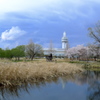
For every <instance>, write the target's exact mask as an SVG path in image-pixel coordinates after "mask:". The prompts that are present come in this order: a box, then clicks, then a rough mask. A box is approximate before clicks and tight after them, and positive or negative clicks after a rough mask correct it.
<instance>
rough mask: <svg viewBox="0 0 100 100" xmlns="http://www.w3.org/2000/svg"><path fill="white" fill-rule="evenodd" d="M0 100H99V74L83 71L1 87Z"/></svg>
mask: <svg viewBox="0 0 100 100" xmlns="http://www.w3.org/2000/svg"><path fill="white" fill-rule="evenodd" d="M0 100H100V72H96V71H95V72H93V71H85V72H84V73H77V74H73V75H67V76H62V77H59V78H54V79H52V80H48V81H46V82H44V81H41V82H37V83H32V82H31V83H25V84H23V85H21V86H12V87H5V88H4V87H1V88H0Z"/></svg>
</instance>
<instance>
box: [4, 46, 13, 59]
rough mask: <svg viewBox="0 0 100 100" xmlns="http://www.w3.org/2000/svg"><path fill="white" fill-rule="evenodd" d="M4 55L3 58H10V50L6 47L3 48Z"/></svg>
mask: <svg viewBox="0 0 100 100" xmlns="http://www.w3.org/2000/svg"><path fill="white" fill-rule="evenodd" d="M4 55H5V58H8V59H11V58H12V52H11V50H10V49H9V48H6V50H4Z"/></svg>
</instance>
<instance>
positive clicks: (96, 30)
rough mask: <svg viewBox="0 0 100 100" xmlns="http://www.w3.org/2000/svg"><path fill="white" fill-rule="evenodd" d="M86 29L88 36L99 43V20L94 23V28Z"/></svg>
mask: <svg viewBox="0 0 100 100" xmlns="http://www.w3.org/2000/svg"><path fill="white" fill-rule="evenodd" d="M88 30H89V35H90V37H92V38H93V39H94V40H95V41H96V43H99V44H100V21H98V22H97V23H96V25H95V27H94V28H88Z"/></svg>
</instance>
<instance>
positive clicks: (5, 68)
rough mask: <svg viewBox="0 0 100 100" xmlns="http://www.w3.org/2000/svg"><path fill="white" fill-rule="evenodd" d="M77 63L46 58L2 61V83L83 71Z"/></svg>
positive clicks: (5, 84)
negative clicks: (59, 61)
mask: <svg viewBox="0 0 100 100" xmlns="http://www.w3.org/2000/svg"><path fill="white" fill-rule="evenodd" d="M81 71H83V69H82V68H81V66H78V65H76V64H70V63H66V62H62V63H55V62H46V61H45V60H40V61H39V60H38V61H31V62H11V61H7V60H5V61H4V60H3V61H0V85H1V86H2V85H3V86H7V85H12V86H13V85H22V84H23V83H25V82H30V81H31V82H38V81H41V80H46V81H47V80H49V79H52V78H55V77H59V76H63V75H68V74H74V73H77V72H81Z"/></svg>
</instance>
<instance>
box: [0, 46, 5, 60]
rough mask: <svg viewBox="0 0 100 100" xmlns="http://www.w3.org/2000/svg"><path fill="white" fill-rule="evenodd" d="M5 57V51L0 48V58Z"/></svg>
mask: <svg viewBox="0 0 100 100" xmlns="http://www.w3.org/2000/svg"><path fill="white" fill-rule="evenodd" d="M4 57H5V51H4V50H3V49H2V48H0V58H4Z"/></svg>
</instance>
